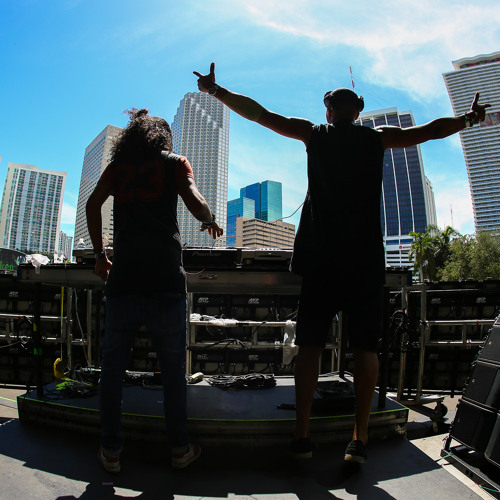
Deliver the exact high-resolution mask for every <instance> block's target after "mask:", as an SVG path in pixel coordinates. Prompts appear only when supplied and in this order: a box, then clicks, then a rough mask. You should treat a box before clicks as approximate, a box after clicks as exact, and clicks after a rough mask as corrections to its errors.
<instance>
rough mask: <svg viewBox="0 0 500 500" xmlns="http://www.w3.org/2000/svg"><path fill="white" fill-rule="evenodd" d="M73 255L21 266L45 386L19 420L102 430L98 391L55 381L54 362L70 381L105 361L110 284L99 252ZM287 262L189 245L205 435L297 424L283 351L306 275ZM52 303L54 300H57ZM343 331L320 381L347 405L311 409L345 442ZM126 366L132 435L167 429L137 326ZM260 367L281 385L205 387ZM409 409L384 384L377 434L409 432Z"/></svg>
mask: <svg viewBox="0 0 500 500" xmlns="http://www.w3.org/2000/svg"><path fill="white" fill-rule="evenodd" d="M75 254H76V255H75V256H76V259H77V263H76V264H51V265H47V266H41V267H40V268H39V269H36V268H34V267H33V266H32V265H21V266H20V268H19V270H18V280H17V281H18V284H19V286H21V287H23V286H30V287H32V289H33V297H32V300H31V301H30V302H29V303H30V306H29V309H30V313H31V314H30V315H28V314H26V316H27V317H28V316H29V317H30V318H31V321H32V335H31V336H32V352H33V364H34V380H33V381H34V383H35V385H36V391H33V390H31V391H29V392H27V393H26V394H25V395H24V396H21V397H20V398H19V400H18V407H19V413H20V418H21V420H23V421H26V422H38V423H44V424H48V425H55V424H56V423H57V425H59V426H63V427H67V428H73V429H75V428H76V429H79V430H84V429H85V430H92V431H96V429H98V414H97V413H98V412H97V407H98V404H97V396H95V395H93V394H90V393H85V391H83V392H84V393H85V394H84V396H85V397H82V396H83V394H80V395H77V394H74V393H73V394H69V393H68V392H67V391H66V392H65V391H64V390H62V391H61V390H60V389H61V387H62V385H63V384H61V382H60V381H55V382H54V381H53V380H54V378H53V376H52V370H51V364H52V362H53V361H54V359H55V358H56V357H62V358H63V366H65V368H66V371H67V373H68V374H69V375H68V376H69V377H72V375H71V374H72V373H80V374H82V373H83V374H84V375H89V376H91V377H95V376H96V373H98V369H99V366H100V359H101V358H100V356H101V355H100V350H101V346H102V338H103V326H104V320H103V319H104V311H105V297H104V296H103V282H102V281H101V280H100V279H99V278H98V277H97V276H96V275H95V274H94V261H93V252H92V251H91V250H90V251H87V250H80V251H75ZM290 259H291V252H290V251H280V250H268V249H260V250H254V249H248V250H247V249H241V248H237V249H216V248H214V249H206V248H191V249H185V250H184V252H183V260H184V268H185V270H186V273H187V289H188V339H187V358H186V368H187V373H188V374H189V373H195V372H203V373H204V374H205V380H203V381H202V382H200V383H198V384H196V385H188V410H189V415H190V420H189V422H190V423H189V425H190V433H191V434H193V435H195V436H198V440H199V441H200V442H207V441H212V442H213V441H217V440H220V439H225V440H229V441H233V442H234V441H245V442H255V443H257V442H262V443H263V442H267V443H270V442H279V441H283V442H287V440H288V439H289V436H290V432H291V431H292V430H293V425H294V419H295V412H294V411H287V409H293V408H294V392H293V361H292V360H293V356H290V357H289V358H288V359H287V360H285V358H284V353H285V351H286V350H287V348H292V345H290V342H289V340H290V339H291V338H292V337H293V327H294V324H295V316H296V311H297V305H298V298H299V293H300V285H301V280H300V277H299V276H297V275H294V274H293V273H291V272H290V271H289V265H290ZM390 279H391V280H392V281H393V284H395V285H396V288H398V287H400V285H405V284H407V283H408V273H407V272H404V273H399V274H398V273H393V274H392V276H391V277H390ZM51 296H53V298H52V299H51V298H50V297H51ZM48 298H49V300H47V299H48ZM49 302H52V304H53V305H52V306H50V305H49V306H48V305H47V304H48V303H49ZM54 304H57V305H56V306H54ZM48 307H49V308H50V310H51V312H53V313H55V312H56V311H55V310H54V311H52V309H54V308H55V309H57V308H59V315H58V316H57V314H52V315H49V314H47V312H48V310H47V308H48ZM49 316H53V317H49ZM56 318H57V320H58V321H56ZM285 332H286V333H287V336H285ZM342 337H343V336H342V324H341V318H338V319H337V320H335V321H334V322H333V324H332V329H331V334H330V338H329V342H328V345H327V349H326V350H325V354H324V356H323V359H322V369H321V371H322V373H323V375H322V380H323V382H324V383H325V384H327V385H329V386H331V385H332V384H333V386H335V387H342V388H343V389H342V390H348V392H349V394H350V395H349V397H348V398H347V400H348V401H347V403H346V401H345V400H344V401H343V402H342V404H340V401H341V400H340V399H338V400H337V403H338V404H337V405H336V406H335V405H334V407H332V406H330V407H328V408H326V409H325V408H322V409H316V410H314V411H313V414H312V424H311V432H312V433H316V432H317V433H318V436H319V435H321V436H323V437H322V438H320V437H318V440H320V439H326V440H337V439H345V438H347V437H348V435H349V434H350V433H351V432H352V426H353V423H354V408H353V405H354V400H353V396H352V393H353V390H352V377H351V376H350V374H348V373H347V372H346V371H345V364H344V360H345V355H344V353H345V352H346V341H345V339H343V338H342ZM287 338H288V345H287V340H286V339H287ZM61 354H62V356H61ZM292 354H293V352H292ZM382 365H383V366H384V363H382ZM82 367H83V369H82ZM129 368H130V372H129V373H130V374H132V378H135V379H138V378H141V379H142V381H141V384H142V385H141V386H140V387H137V385H134V384H131V385H130V386H126V387H125V392H124V412H125V413H124V426H125V429H124V430H125V433H126V434H127V433H128V434H132V435H135V436H136V437H140V438H141V439H143V438H147V437H148V433H149V434H151V433H153V434H155V433H157V432H161V429H162V428H163V424H161V420H162V409H161V407H158V405H156V403H155V402H157V400H158V394H157V393H155V392H154V391H151V390H146V391H145V390H144V389H145V388H146V386H148V387H149V386H150V385H151V384H150V380H149V379H147V377H149V376H154V373H155V372H157V371H158V365H157V362H156V355H155V353H154V350H153V349H152V346H151V342H150V339H149V336H148V332H147V331H139V332H137V335H136V343H135V345H134V351H133V357H132V360H131V365H130V367H129ZM334 372H335V373H334ZM382 373H383V370H382ZM144 374H147V375H146V380H144V376H143V375H144ZM251 374H262V375H269V376H272V377H273V378H274V379H275V381H276V385H275V387H272V388H269V389H265V390H247V391H241V392H240V391H234V390H231V391H224V390H222V389H219V388H215V387H212V386H211V385H209V384H208V383H207V378H210V377H211V376H214V375H216V376H230V375H234V376H243V375H251ZM73 377H74V376H73ZM383 380H384V378H383V377H382V378H381V381H383ZM339 384H340V386H339ZM70 385H71V384H69V385H68V384H66V385H65V387H66V388H68V387H70ZM153 385H154V384H153ZM160 399H161V398H160ZM346 404H347V406H346ZM407 415H408V410H407V409H406V408H405V407H404V406H402V405H400V404H398V403H396V402H394V401H391V400H389V399H387V398H386V394H385V387H384V384H383V383H382V384H381V391H380V394H379V396H378V397H376V398H375V399H374V406H373V414H372V418H371V421H370V422H371V423H370V426H371V431H370V432H371V433H372V436H373V437H388V436H389V435H393V434H404V432H405V429H406V421H407ZM159 419H160V420H159ZM159 422H160V423H159Z"/></svg>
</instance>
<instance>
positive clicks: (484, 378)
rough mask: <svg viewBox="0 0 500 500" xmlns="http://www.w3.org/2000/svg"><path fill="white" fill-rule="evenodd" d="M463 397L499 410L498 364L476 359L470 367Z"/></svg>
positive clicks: (499, 373) (499, 379) (499, 382)
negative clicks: (469, 374)
mask: <svg viewBox="0 0 500 500" xmlns="http://www.w3.org/2000/svg"><path fill="white" fill-rule="evenodd" d="M463 397H464V398H465V399H467V400H469V401H471V402H473V403H479V404H480V405H484V406H487V407H488V408H489V409H491V410H495V411H499V410H500V364H499V365H496V364H493V363H486V362H484V361H478V362H477V363H476V364H475V365H474V368H473V369H472V374H471V376H470V378H469V382H468V384H467V386H466V387H465V390H464V394H463Z"/></svg>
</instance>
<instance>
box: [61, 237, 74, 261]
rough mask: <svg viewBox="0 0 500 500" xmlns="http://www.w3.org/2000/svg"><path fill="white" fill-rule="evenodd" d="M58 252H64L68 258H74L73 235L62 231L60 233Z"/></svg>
mask: <svg viewBox="0 0 500 500" xmlns="http://www.w3.org/2000/svg"><path fill="white" fill-rule="evenodd" d="M57 252H58V253H59V254H62V255H64V256H65V257H66V259H68V260H72V258H73V236H68V235H67V234H66V233H64V232H63V231H61V232H60V233H59V246H58V248H57Z"/></svg>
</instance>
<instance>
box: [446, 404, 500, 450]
mask: <svg viewBox="0 0 500 500" xmlns="http://www.w3.org/2000/svg"><path fill="white" fill-rule="evenodd" d="M496 420H497V413H496V412H495V411H493V410H489V409H487V408H482V407H480V406H478V405H476V404H474V403H470V402H469V401H466V400H465V399H461V400H460V401H459V403H458V406H457V414H456V416H455V420H454V421H453V425H452V427H451V430H450V436H451V437H452V438H453V439H455V440H456V441H458V442H459V443H462V444H464V445H465V446H468V447H469V448H472V449H473V450H476V451H478V452H480V453H484V452H485V451H486V448H487V446H488V443H489V441H490V436H491V433H492V432H493V428H494V427H495V423H496Z"/></svg>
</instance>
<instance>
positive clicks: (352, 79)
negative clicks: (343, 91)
mask: <svg viewBox="0 0 500 500" xmlns="http://www.w3.org/2000/svg"><path fill="white" fill-rule="evenodd" d="M349 71H350V72H351V84H352V91H353V92H355V90H354V78H353V76H352V68H351V67H350V66H349Z"/></svg>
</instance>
